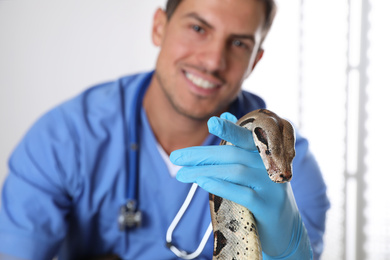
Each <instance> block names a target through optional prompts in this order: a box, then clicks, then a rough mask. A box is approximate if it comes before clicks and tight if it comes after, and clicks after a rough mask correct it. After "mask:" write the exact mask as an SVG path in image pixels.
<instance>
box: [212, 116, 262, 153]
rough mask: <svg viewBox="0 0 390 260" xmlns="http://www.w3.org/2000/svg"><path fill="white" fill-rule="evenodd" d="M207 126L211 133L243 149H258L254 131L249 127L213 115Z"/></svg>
mask: <svg viewBox="0 0 390 260" xmlns="http://www.w3.org/2000/svg"><path fill="white" fill-rule="evenodd" d="M207 126H208V128H209V132H210V133H211V134H213V135H216V136H218V137H219V138H221V139H223V140H226V141H228V142H230V143H232V144H234V145H235V146H238V147H241V148H243V149H247V150H250V151H257V148H256V146H255V142H254V141H253V137H252V132H251V131H249V130H248V129H246V128H244V127H241V126H238V125H236V124H234V123H232V122H230V121H229V120H226V119H221V118H219V117H211V118H210V119H209V121H208V122H207Z"/></svg>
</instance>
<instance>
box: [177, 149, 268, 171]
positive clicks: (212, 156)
mask: <svg viewBox="0 0 390 260" xmlns="http://www.w3.org/2000/svg"><path fill="white" fill-rule="evenodd" d="M170 160H171V162H172V163H173V164H175V165H180V166H195V165H222V164H242V165H247V166H249V167H253V168H264V164H263V161H262V159H261V157H260V155H259V153H258V152H254V151H248V150H244V149H242V148H239V147H235V146H231V145H214V146H194V147H188V148H183V149H179V150H175V151H173V152H172V153H171V155H170Z"/></svg>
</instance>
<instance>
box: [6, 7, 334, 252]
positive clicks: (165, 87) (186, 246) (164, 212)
mask: <svg viewBox="0 0 390 260" xmlns="http://www.w3.org/2000/svg"><path fill="white" fill-rule="evenodd" d="M274 13H275V5H274V2H273V1H272V0H181V1H180V0H169V1H168V2H167V7H166V10H162V9H159V10H157V11H156V13H155V15H154V20H153V21H154V22H153V28H152V29H153V31H152V36H153V37H152V39H153V43H154V44H155V45H157V46H159V47H160V53H159V55H158V59H157V63H156V68H155V70H154V71H152V72H147V73H141V74H136V75H131V76H128V77H124V78H121V79H119V80H117V81H115V82H111V83H107V84H102V85H98V86H95V87H93V88H90V89H88V90H86V91H85V92H83V93H81V94H80V95H79V96H77V97H75V98H73V99H71V100H69V101H68V102H66V103H64V104H61V105H59V106H58V107H56V108H54V109H52V110H51V111H49V112H48V113H47V114H46V115H44V116H43V117H42V118H41V119H39V120H38V122H37V123H35V124H34V126H33V127H32V128H31V129H30V131H29V132H28V133H27V135H26V136H25V137H24V139H23V140H22V141H21V143H20V144H19V145H18V147H17V148H16V149H15V151H14V152H13V154H12V156H11V158H10V162H9V165H10V169H9V175H8V177H7V180H6V182H5V184H4V187H3V193H2V194H3V195H2V203H1V210H0V241H1V242H2V243H0V259H17V258H22V259H50V258H52V257H53V256H55V255H59V259H85V258H91V257H98V256H103V255H107V257H108V255H110V254H115V255H117V256H118V257H120V258H122V259H176V258H177V257H176V255H175V254H174V252H172V251H171V250H170V249H172V248H169V245H172V244H175V245H176V246H177V247H179V248H181V249H182V250H185V251H188V252H192V251H195V250H196V248H197V247H198V244H199V243H200V241H201V239H202V236H203V234H204V232H205V231H206V229H207V227H208V225H209V223H210V212H209V202H208V192H211V193H214V194H217V195H220V196H222V197H226V198H229V199H231V200H233V201H236V202H237V203H239V204H242V205H244V206H245V207H247V208H248V209H249V210H250V211H251V212H252V213H253V214H254V217H255V221H256V224H257V227H258V228H259V233H260V239H261V243H262V245H263V252H262V254H263V256H264V258H265V259H310V258H312V257H313V255H314V258H319V257H320V255H321V253H322V244H323V243H322V236H323V232H324V229H325V214H326V211H327V209H328V208H329V202H328V199H327V196H326V186H325V184H324V181H323V179H322V176H321V173H320V171H319V169H318V166H317V164H316V161H315V159H314V157H313V155H312V154H311V153H310V151H309V149H308V142H307V140H306V139H304V138H303V137H301V136H300V135H299V132H297V140H296V152H297V155H296V158H295V159H294V163H293V170H294V178H293V180H292V182H291V185H290V184H275V183H273V182H271V181H270V180H269V178H268V176H267V172H266V170H265V168H264V165H263V164H262V163H261V162H259V158H258V155H256V151H254V150H253V149H252V147H253V143H251V141H249V143H248V141H246V140H249V139H248V138H246V137H247V136H246V132H245V133H242V134H237V135H232V133H236V132H237V131H238V130H237V129H238V128H237V126H235V125H233V124H231V123H230V122H229V121H235V120H236V119H235V117H241V116H242V115H244V114H246V113H247V112H249V111H251V110H254V109H258V108H264V107H265V103H264V101H263V100H262V99H261V98H260V97H257V96H255V95H253V94H250V93H248V92H245V91H242V89H241V86H242V83H243V81H244V80H245V78H246V77H247V76H248V75H249V74H250V73H251V72H252V70H253V69H254V67H255V66H256V64H257V63H258V62H259V61H260V59H261V57H262V55H263V50H262V48H261V45H262V42H263V41H264V39H265V36H266V35H267V32H268V30H269V28H270V26H271V24H272V20H273V16H274ZM263 87H266V86H263ZM224 112H230V114H226V113H225V114H224V115H223V116H222V117H223V119H221V118H216V117H214V116H219V115H221V114H222V113H224ZM210 118H212V119H210ZM238 132H240V131H238ZM210 133H211V134H210ZM217 136H218V137H217ZM232 136H233V137H232ZM220 138H222V139H225V138H226V139H227V140H229V141H231V142H232V143H234V144H236V146H235V147H231V146H230V147H227V146H215V145H216V144H218V143H219V142H220ZM229 138H231V139H229ZM194 146H200V147H194ZM182 148H184V149H182ZM169 155H170V156H171V157H170V158H171V161H172V162H173V163H174V164H178V165H182V166H184V167H183V168H181V169H180V171H179V172H178V169H179V168H178V167H176V166H175V165H174V164H173V163H172V162H171V161H170V160H169V157H168V156H169ZM227 158H228V159H227ZM235 169H237V171H236V170H235ZM175 176H176V178H175ZM249 180H250V181H249ZM193 182H195V183H197V184H198V185H199V186H200V187H202V188H203V189H201V190H198V191H197V192H196V194H195V196H194V198H193V199H192V202H191V204H190V206H189V207H188V209H187V213H186V214H185V215H184V216H183V218H182V220H181V221H180V222H179V224H178V225H177V227H176V230H174V232H173V235H172V238H173V241H166V232H167V229H168V227H169V226H170V224H171V222H172V221H173V219H174V217H175V215H176V213H177V212H178V210H179V209H180V207H181V205H182V203H183V201H184V199H185V197H186V196H187V193H188V191H189V189H190V187H191V183H193ZM22 190H23V193H21V192H20V191H22ZM129 199H133V200H136V202H137V204H127V205H130V206H132V205H135V207H136V210H139V211H140V212H142V216H143V217H142V222H139V221H138V219H137V218H132V219H131V220H132V221H133V222H135V223H131V221H128V222H123V221H122V222H121V224H122V226H121V229H119V228H118V226H117V221H118V213H119V209H120V208H121V206H123V205H126V203H127V202H128V200H129ZM122 208H123V207H122ZM132 210H133V209H132V208H131V207H130V208H129V207H128V208H127V211H125V213H124V211H122V215H120V216H121V217H120V218H119V219H121V220H123V219H125V216H127V215H126V212H127V213H129V212H130V213H129V214H130V215H131V213H132ZM123 214H125V215H123ZM131 224H137V225H134V226H133V225H131ZM167 245H168V247H167ZM6 255H7V257H6ZM212 255H213V239H212V238H211V237H210V238H208V240H207V243H206V245H205V248H204V249H203V251H202V252H199V256H197V259H211V258H212ZM99 259H101V258H99Z"/></svg>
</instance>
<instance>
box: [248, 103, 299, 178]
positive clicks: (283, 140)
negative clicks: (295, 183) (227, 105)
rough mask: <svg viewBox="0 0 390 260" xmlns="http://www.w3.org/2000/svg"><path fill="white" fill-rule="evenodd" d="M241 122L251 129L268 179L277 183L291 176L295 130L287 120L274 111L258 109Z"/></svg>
mask: <svg viewBox="0 0 390 260" xmlns="http://www.w3.org/2000/svg"><path fill="white" fill-rule="evenodd" d="M248 115H249V119H246V120H245V121H243V122H242V123H241V125H242V126H244V127H246V128H248V129H250V130H252V133H253V139H254V142H255V145H256V147H257V149H258V151H259V154H260V156H261V158H262V160H263V163H264V165H265V168H266V169H267V172H268V176H269V177H270V179H271V180H272V181H274V182H277V183H283V182H288V181H290V180H291V178H292V161H293V159H294V157H295V131H294V128H293V126H292V125H291V123H290V122H288V121H287V120H284V119H282V118H280V117H279V116H277V115H276V114H275V113H273V112H271V111H269V110H265V109H260V110H257V111H253V112H251V113H250V114H248Z"/></svg>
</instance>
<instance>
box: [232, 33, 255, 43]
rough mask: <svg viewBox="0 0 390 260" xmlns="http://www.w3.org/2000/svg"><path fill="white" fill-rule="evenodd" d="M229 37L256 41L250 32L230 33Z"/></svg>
mask: <svg viewBox="0 0 390 260" xmlns="http://www.w3.org/2000/svg"><path fill="white" fill-rule="evenodd" d="M231 37H232V38H234V39H248V40H250V41H252V42H256V40H255V37H254V36H253V35H252V34H232V35H231Z"/></svg>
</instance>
